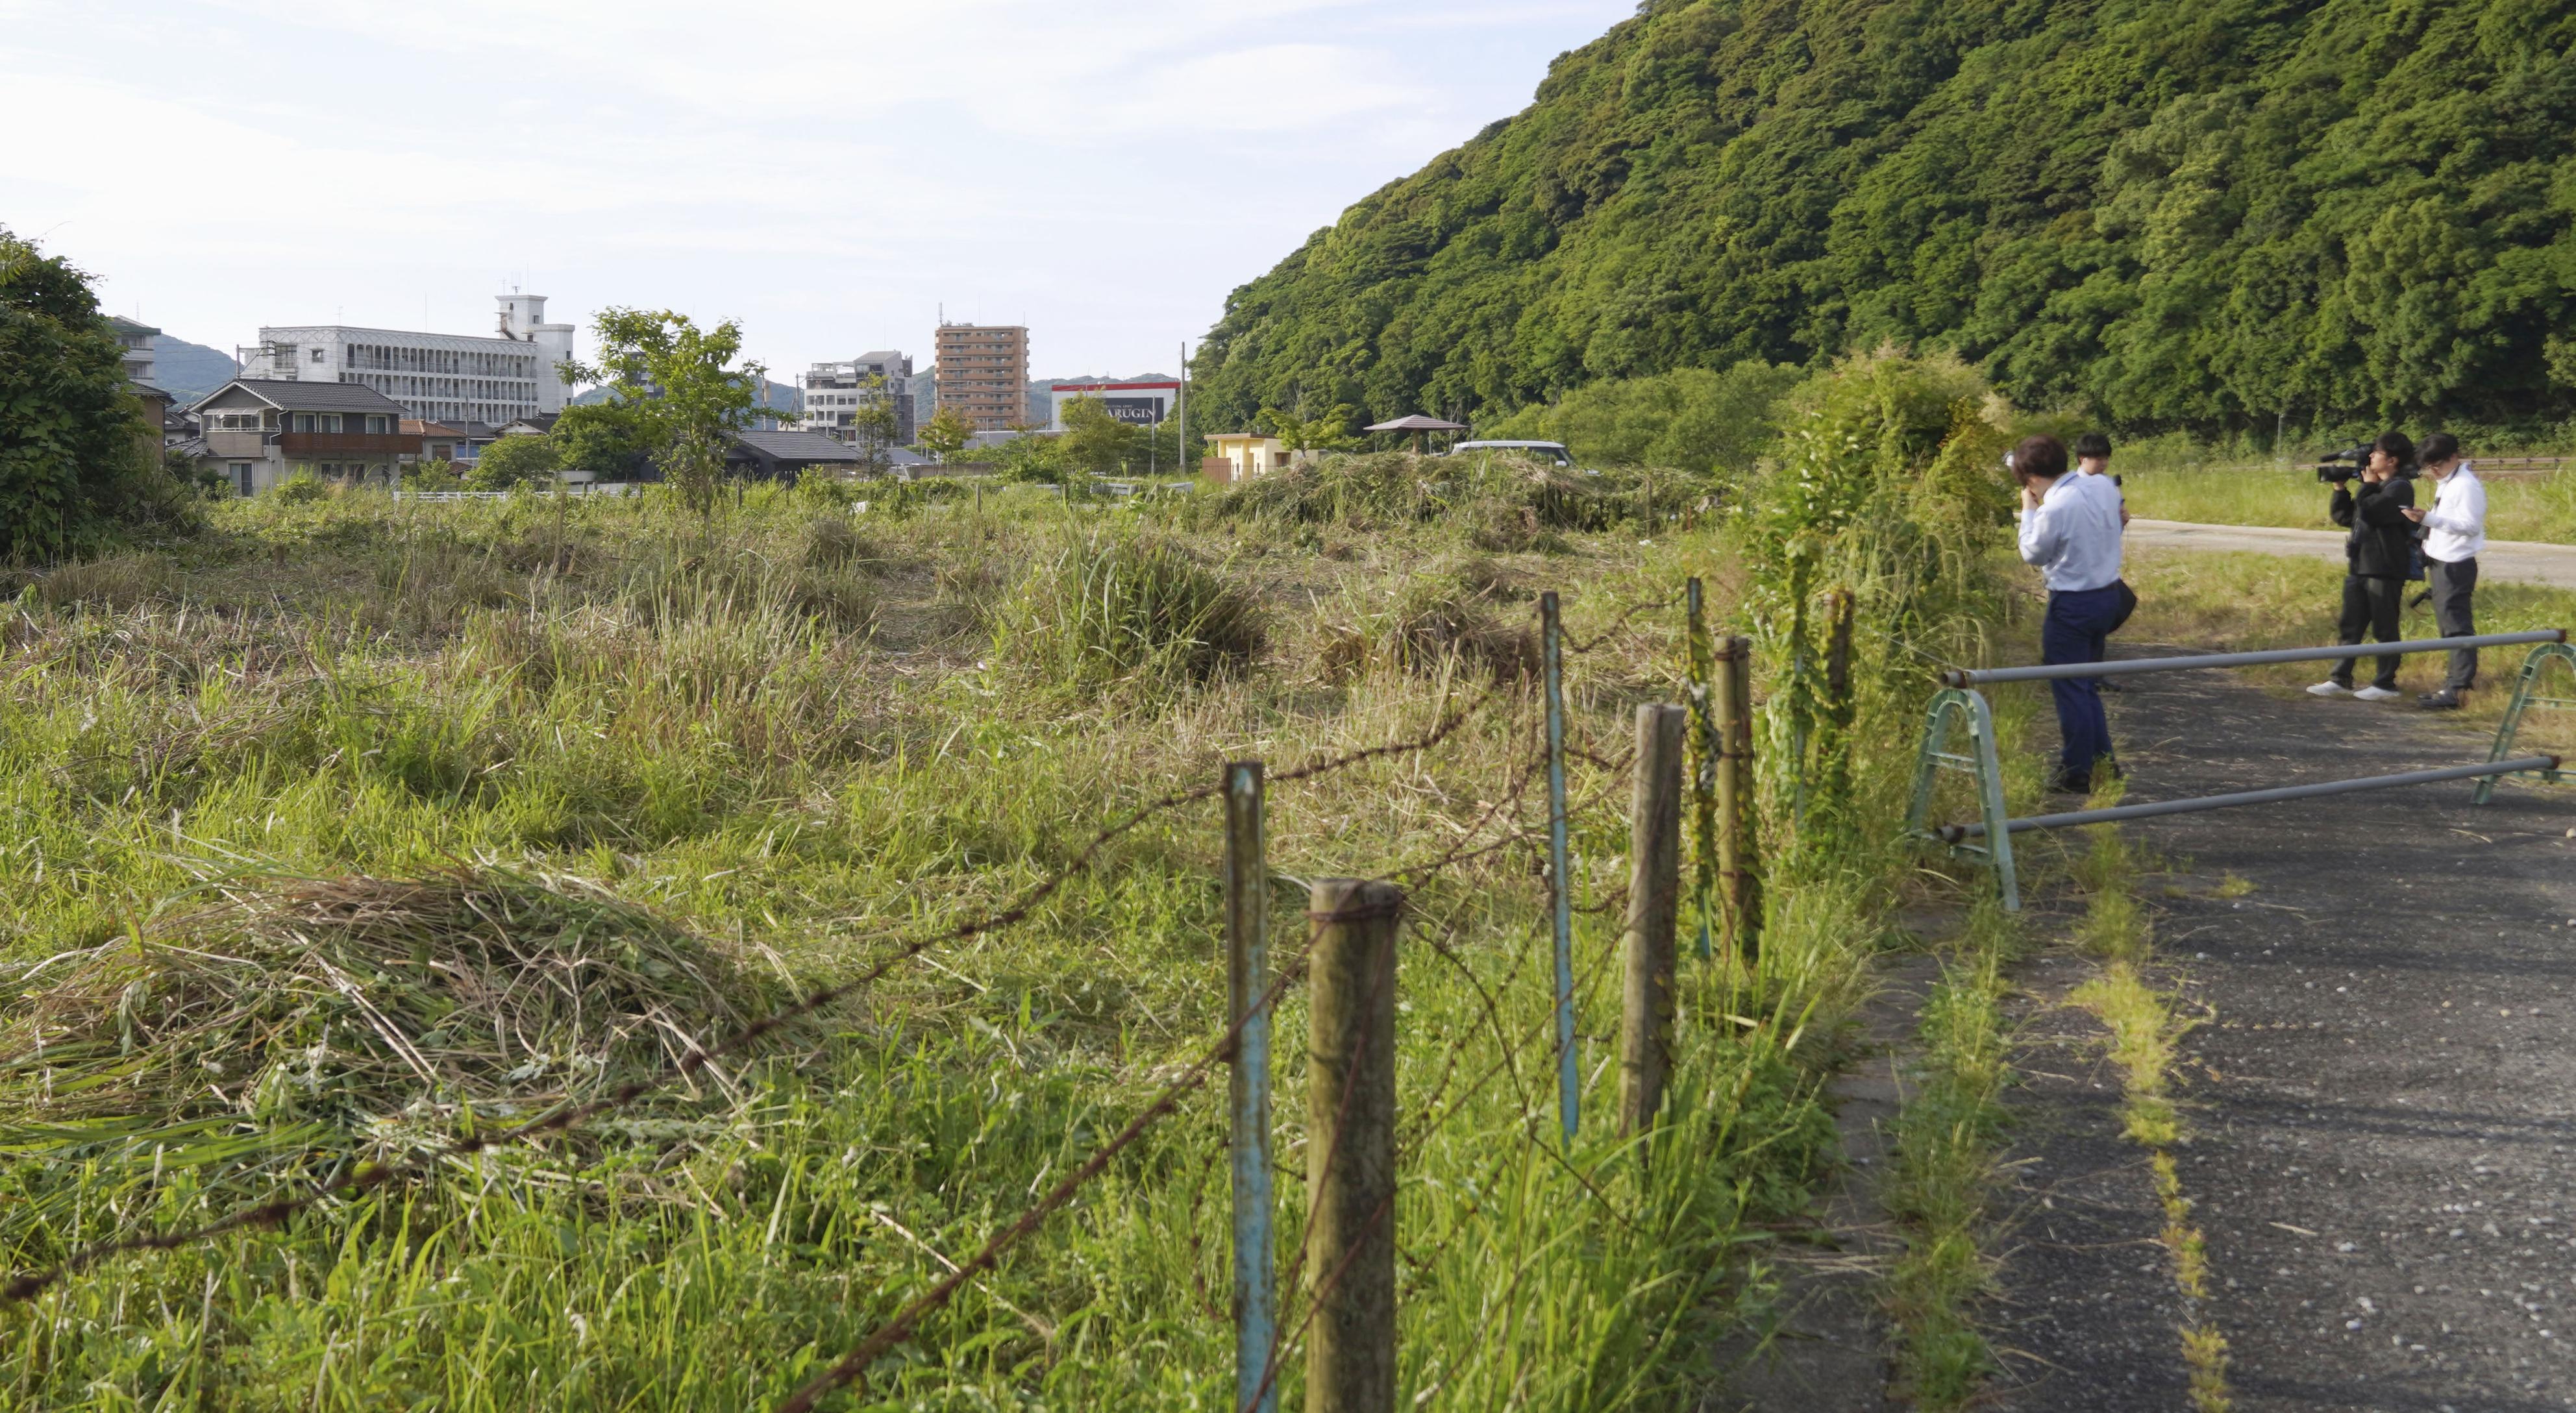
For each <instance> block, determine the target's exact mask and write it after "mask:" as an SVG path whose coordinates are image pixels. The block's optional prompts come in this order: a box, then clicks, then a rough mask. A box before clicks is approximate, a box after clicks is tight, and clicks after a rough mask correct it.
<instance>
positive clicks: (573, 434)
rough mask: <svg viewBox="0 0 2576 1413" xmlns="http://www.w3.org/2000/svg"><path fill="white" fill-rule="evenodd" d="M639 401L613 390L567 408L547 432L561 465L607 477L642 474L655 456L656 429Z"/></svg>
mask: <svg viewBox="0 0 2576 1413" xmlns="http://www.w3.org/2000/svg"><path fill="white" fill-rule="evenodd" d="M640 401H641V399H637V400H634V401H629V400H625V399H621V398H618V397H616V396H615V395H614V394H612V395H611V396H610V398H609V400H608V401H606V402H585V403H578V404H575V405H574V406H571V407H567V408H565V409H564V410H563V415H562V416H560V417H558V418H556V419H555V426H554V430H553V431H551V432H549V433H547V434H546V436H547V439H548V440H549V441H552V442H553V443H554V444H555V447H556V460H557V462H558V464H559V465H560V467H561V469H563V470H566V471H587V472H589V473H590V474H591V475H593V476H595V477H597V478H599V479H600V480H604V481H628V480H633V479H634V478H635V477H637V476H639V475H641V474H643V473H644V471H645V470H646V468H647V466H648V465H649V463H650V462H651V460H652V455H653V451H654V445H653V434H654V433H653V428H652V427H651V426H650V425H648V423H647V419H646V417H645V415H644V413H643V411H642V409H641V408H640V407H639V406H638V403H639V402H640Z"/></svg>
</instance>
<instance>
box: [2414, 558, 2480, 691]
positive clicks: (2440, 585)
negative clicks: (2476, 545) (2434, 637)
mask: <svg viewBox="0 0 2576 1413" xmlns="http://www.w3.org/2000/svg"><path fill="white" fill-rule="evenodd" d="M2424 579H2425V586H2426V587H2427V588H2429V589H2430V590H2432V593H2433V624H2434V626H2435V627H2437V628H2440V629H2441V630H2442V636H2443V637H2445V638H2465V637H2468V636H2470V635H2471V634H2473V633H2475V632H2477V631H2478V620H2477V615H2476V614H2475V613H2473V612H2471V611H2470V605H2469V600H2470V598H2471V597H2472V596H2473V595H2475V594H2476V593H2477V591H2478V557H2477V556H2476V555H2471V556H2469V557H2468V558H2466V559H2464V560H2461V561H2460V562H2459V563H2457V564H2444V563H2443V562H2442V561H2440V560H2438V559H2428V560H2426V561H2424ZM2477 684H2478V650H2477V649H2475V648H2453V649H2451V675H2450V676H2449V677H2448V678H2446V679H2444V681H2443V683H2442V685H2443V686H2445V687H2448V688H2450V689H2451V690H2452V691H2454V692H2465V691H2467V690H2468V689H2469V688H2471V687H2474V686H2476V685H2477Z"/></svg>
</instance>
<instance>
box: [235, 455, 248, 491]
mask: <svg viewBox="0 0 2576 1413" xmlns="http://www.w3.org/2000/svg"><path fill="white" fill-rule="evenodd" d="M232 473H233V485H234V486H235V487H237V488H238V489H239V490H240V491H241V493H242V494H243V495H249V494H250V463H249V462H247V461H236V462H234V463H233V464H232Z"/></svg>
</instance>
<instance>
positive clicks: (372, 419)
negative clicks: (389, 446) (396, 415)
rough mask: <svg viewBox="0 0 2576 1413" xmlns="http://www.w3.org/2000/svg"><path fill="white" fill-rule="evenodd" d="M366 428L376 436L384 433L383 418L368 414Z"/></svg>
mask: <svg viewBox="0 0 2576 1413" xmlns="http://www.w3.org/2000/svg"><path fill="white" fill-rule="evenodd" d="M367 430H368V431H369V432H371V433H373V434H375V435H377V436H382V435H384V432H385V419H384V418H382V417H380V416H372V415H371V416H369V417H368V418H367Z"/></svg>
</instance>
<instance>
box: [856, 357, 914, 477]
mask: <svg viewBox="0 0 2576 1413" xmlns="http://www.w3.org/2000/svg"><path fill="white" fill-rule="evenodd" d="M902 425H903V419H902V418H901V417H900V416H899V415H897V413H896V412H895V407H894V399H892V398H890V397H888V396H886V380H885V375H884V374H882V373H870V374H869V375H867V377H866V378H865V379H864V380H862V381H861V382H860V384H859V406H858V410H857V411H855V412H852V413H851V414H850V445H851V446H852V447H853V448H855V449H856V450H857V451H858V453H859V470H860V474H862V475H867V476H882V475H884V474H885V473H886V471H887V469H888V467H889V466H890V464H891V461H892V457H891V453H892V452H893V451H894V444H895V432H896V430H897V429H898V428H900V427H901V426H902Z"/></svg>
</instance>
